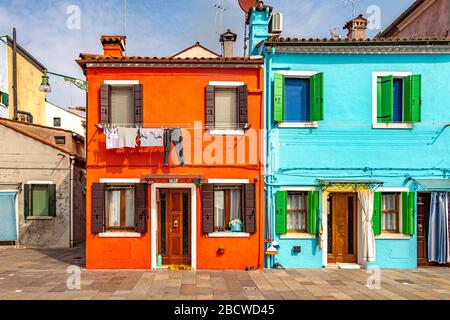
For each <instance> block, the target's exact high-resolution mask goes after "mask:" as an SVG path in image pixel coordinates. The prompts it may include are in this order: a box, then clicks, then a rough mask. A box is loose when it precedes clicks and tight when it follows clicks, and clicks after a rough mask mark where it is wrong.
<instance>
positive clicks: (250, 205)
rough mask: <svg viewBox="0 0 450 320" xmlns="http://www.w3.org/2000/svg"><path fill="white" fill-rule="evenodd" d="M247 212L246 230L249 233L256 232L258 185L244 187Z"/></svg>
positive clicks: (245, 213)
mask: <svg viewBox="0 0 450 320" xmlns="http://www.w3.org/2000/svg"><path fill="white" fill-rule="evenodd" d="M244 196H245V204H244V205H245V211H244V230H245V232H248V233H255V232H256V184H253V183H251V184H245V185H244Z"/></svg>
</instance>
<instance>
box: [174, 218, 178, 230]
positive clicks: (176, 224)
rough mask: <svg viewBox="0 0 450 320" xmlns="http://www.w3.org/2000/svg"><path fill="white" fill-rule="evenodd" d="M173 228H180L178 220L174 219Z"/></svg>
mask: <svg viewBox="0 0 450 320" xmlns="http://www.w3.org/2000/svg"><path fill="white" fill-rule="evenodd" d="M173 228H174V229H178V220H174V221H173Z"/></svg>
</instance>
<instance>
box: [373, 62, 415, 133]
mask: <svg viewBox="0 0 450 320" xmlns="http://www.w3.org/2000/svg"><path fill="white" fill-rule="evenodd" d="M411 75H412V72H403V71H401V72H400V71H382V72H372V128H374V129H412V127H413V125H412V123H378V112H377V110H378V101H377V97H378V91H377V90H378V89H377V82H378V77H385V76H394V77H401V78H404V77H408V76H411Z"/></svg>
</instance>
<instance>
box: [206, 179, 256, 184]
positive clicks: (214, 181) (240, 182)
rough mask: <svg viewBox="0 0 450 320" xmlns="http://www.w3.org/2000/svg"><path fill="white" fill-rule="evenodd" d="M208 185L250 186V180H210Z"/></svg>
mask: <svg viewBox="0 0 450 320" xmlns="http://www.w3.org/2000/svg"><path fill="white" fill-rule="evenodd" d="M208 183H214V184H249V183H250V180H249V179H208Z"/></svg>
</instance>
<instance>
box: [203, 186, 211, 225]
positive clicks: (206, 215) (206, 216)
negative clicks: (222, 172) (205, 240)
mask: <svg viewBox="0 0 450 320" xmlns="http://www.w3.org/2000/svg"><path fill="white" fill-rule="evenodd" d="M202 196H203V201H202V205H203V233H211V232H214V185H213V184H205V185H204V186H203V195H202Z"/></svg>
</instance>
